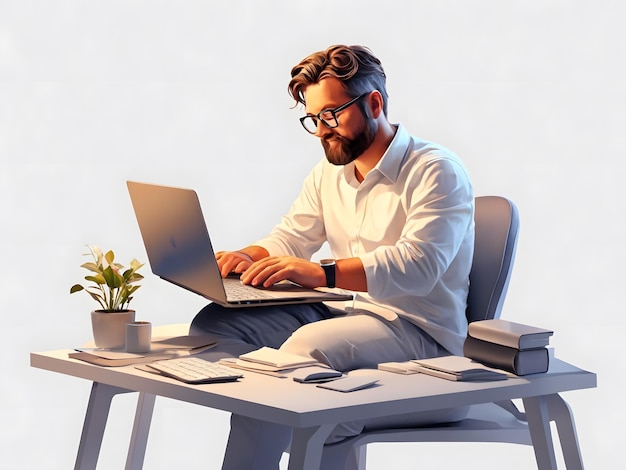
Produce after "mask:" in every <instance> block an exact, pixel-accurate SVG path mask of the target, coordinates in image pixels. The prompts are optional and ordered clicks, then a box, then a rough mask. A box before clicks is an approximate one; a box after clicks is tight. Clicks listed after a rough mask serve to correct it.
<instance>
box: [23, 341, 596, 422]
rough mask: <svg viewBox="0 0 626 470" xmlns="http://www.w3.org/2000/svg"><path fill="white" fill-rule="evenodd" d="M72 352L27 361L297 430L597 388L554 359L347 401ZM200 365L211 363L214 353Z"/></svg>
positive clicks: (398, 383) (404, 380)
mask: <svg viewBox="0 0 626 470" xmlns="http://www.w3.org/2000/svg"><path fill="white" fill-rule="evenodd" d="M69 352H71V351H70V350H58V351H48V352H39V353H31V356H30V358H31V366H33V367H37V368H40V369H45V370H49V371H53V372H59V373H63V374H66V375H70V376H74V377H79V378H83V379H87V380H91V381H94V382H100V383H104V384H108V385H113V386H116V387H121V388H124V389H128V390H130V391H140V392H146V393H150V394H154V395H158V396H163V397H168V398H173V399H176V400H182V401H186V402H190V403H196V404H199V405H203V406H209V407H211V408H216V409H220V410H224V411H229V412H234V413H237V414H241V415H244V416H250V417H254V418H258V419H264V420H269V421H272V422H275V423H280V424H286V425H289V426H292V427H298V428H302V427H310V426H319V425H323V424H329V423H337V422H343V421H350V420H354V419H356V418H358V419H366V418H375V417H380V416H389V415H393V414H402V413H406V412H407V411H422V410H434V409H441V408H449V407H453V406H462V405H470V404H478V403H488V402H493V401H500V400H507V399H511V398H525V397H532V396H540V395H548V394H554V393H560V392H563V391H567V390H578V389H584V388H593V387H595V386H596V375H595V374H594V373H591V372H587V371H584V370H581V369H578V368H577V367H574V366H572V365H570V364H567V363H565V362H563V361H560V360H558V359H555V360H553V361H552V362H551V364H550V370H549V371H548V372H547V373H545V374H537V375H532V376H525V377H517V378H511V379H507V380H503V381H495V382H452V381H448V380H444V379H440V378H436V377H431V376H428V375H424V374H415V375H400V374H393V373H390V372H384V371H378V370H358V371H353V372H351V373H350V375H375V376H376V377H377V378H378V379H379V382H378V384H377V385H375V386H373V387H370V388H367V389H363V390H359V391H356V392H351V393H340V392H335V391H332V390H326V389H321V388H318V387H316V386H315V385H312V384H300V383H297V382H294V381H293V380H291V379H285V378H276V377H271V376H267V375H262V374H257V373H254V372H245V371H244V374H245V376H244V378H243V379H241V380H240V381H239V382H231V383H214V384H204V385H188V384H184V383H182V382H179V381H177V380H175V379H170V378H167V377H162V376H159V375H155V374H151V373H149V372H145V371H142V370H139V369H136V368H135V367H133V366H126V367H115V368H106V367H100V366H96V365H93V364H89V363H86V362H82V361H78V360H75V359H70V358H69V357H68V353H69ZM202 357H204V358H206V359H208V360H215V357H214V356H212V353H211V351H208V352H207V353H204V354H203V355H202Z"/></svg>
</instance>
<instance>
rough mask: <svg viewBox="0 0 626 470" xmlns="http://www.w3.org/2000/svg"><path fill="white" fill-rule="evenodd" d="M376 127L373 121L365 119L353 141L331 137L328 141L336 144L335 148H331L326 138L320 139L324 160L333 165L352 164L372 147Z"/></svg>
mask: <svg viewBox="0 0 626 470" xmlns="http://www.w3.org/2000/svg"><path fill="white" fill-rule="evenodd" d="M377 127H378V126H377V125H376V121H375V120H374V119H366V120H365V123H364V124H363V127H362V128H361V129H359V131H358V132H357V135H356V137H354V138H353V139H348V138H347V137H342V136H340V135H333V136H331V137H330V140H334V141H335V142H336V145H335V146H331V144H330V142H329V140H327V139H326V138H324V139H322V147H324V152H325V153H326V159H327V160H328V161H329V162H330V163H332V164H333V165H347V164H348V163H350V162H353V161H354V160H356V159H357V158H359V157H360V156H361V155H362V154H363V152H365V151H366V150H367V149H368V148H369V146H370V145H372V142H373V141H374V137H375V136H376V131H377Z"/></svg>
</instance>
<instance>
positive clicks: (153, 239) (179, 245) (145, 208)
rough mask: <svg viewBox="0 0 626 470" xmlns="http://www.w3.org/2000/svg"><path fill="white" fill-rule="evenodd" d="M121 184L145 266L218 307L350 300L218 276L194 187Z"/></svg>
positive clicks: (290, 286) (292, 286) (288, 285)
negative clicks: (142, 248) (125, 188)
mask: <svg viewBox="0 0 626 470" xmlns="http://www.w3.org/2000/svg"><path fill="white" fill-rule="evenodd" d="M126 184H127V186H128V191H129V193H130V198H131V201H132V205H133V209H134V211H135V216H136V217H137V223H138V224H139V230H140V232H141V236H142V238H143V242H144V245H145V247H146V252H147V254H148V260H149V262H150V268H151V269H152V272H153V273H154V274H155V275H157V276H159V277H160V278H162V279H164V280H166V281H168V282H171V283H173V284H175V285H177V286H180V287H182V288H184V289H187V290H189V291H191V292H194V293H196V294H199V295H201V296H203V297H205V298H207V299H209V300H211V301H213V302H215V303H218V304H220V305H223V306H224V307H258V306H264V305H284V304H296V303H312V302H322V301H327V300H328V301H331V300H332V301H335V300H351V299H352V295H346V294H339V293H334V292H325V291H322V290H317V289H307V288H304V287H302V286H299V285H297V284H293V283H291V282H286V281H285V282H282V283H278V284H275V285H274V286H272V287H270V288H267V289H266V288H256V287H252V286H249V285H244V284H242V283H241V281H240V280H239V279H238V278H230V277H228V278H222V276H221V274H220V271H219V267H218V265H217V261H216V259H215V253H214V251H213V246H212V244H211V239H210V237H209V232H208V230H207V227H206V223H205V220H204V216H203V214H202V209H201V207H200V201H199V199H198V195H197V194H196V192H195V191H194V190H192V189H184V188H174V187H169V186H159V185H154V184H147V183H139V182H135V181H127V183H126ZM227 292H228V294H227Z"/></svg>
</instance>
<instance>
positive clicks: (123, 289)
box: [70, 246, 143, 349]
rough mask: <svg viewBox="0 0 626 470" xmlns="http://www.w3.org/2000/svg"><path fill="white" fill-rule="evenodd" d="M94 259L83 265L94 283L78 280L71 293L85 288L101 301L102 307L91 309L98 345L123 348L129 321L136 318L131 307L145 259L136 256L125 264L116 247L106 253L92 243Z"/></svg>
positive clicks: (90, 250) (90, 248)
mask: <svg viewBox="0 0 626 470" xmlns="http://www.w3.org/2000/svg"><path fill="white" fill-rule="evenodd" d="M88 248H89V253H86V254H85V256H91V257H92V258H93V261H89V262H87V263H84V264H82V265H81V267H82V268H85V269H87V270H88V271H89V274H88V275H87V276H85V280H86V281H89V282H91V283H92V285H90V286H87V287H83V286H82V285H81V284H74V285H73V286H72V287H71V288H70V294H73V293H74V292H80V291H83V290H84V291H85V292H87V293H88V294H89V295H90V296H91V298H93V299H94V300H95V301H96V302H98V304H99V306H100V308H99V309H97V310H94V311H92V312H91V325H92V329H93V336H94V341H95V343H96V346H97V347H99V348H111V349H116V348H123V347H124V344H125V334H126V324H127V323H133V322H134V321H135V311H134V310H131V309H129V308H128V306H129V304H130V301H131V300H132V299H133V294H134V293H135V292H136V291H137V289H139V288H140V287H141V286H140V285H138V284H136V283H137V282H138V281H140V280H142V279H143V276H142V275H141V274H139V273H138V272H137V271H138V270H139V269H140V268H141V267H142V266H143V264H142V263H140V262H139V261H137V260H136V259H133V260H132V261H131V262H130V266H129V267H128V268H125V267H124V266H122V265H121V264H119V263H116V262H115V253H113V251H112V250H109V251H107V252H106V253H103V252H102V250H100V248H98V247H97V246H88Z"/></svg>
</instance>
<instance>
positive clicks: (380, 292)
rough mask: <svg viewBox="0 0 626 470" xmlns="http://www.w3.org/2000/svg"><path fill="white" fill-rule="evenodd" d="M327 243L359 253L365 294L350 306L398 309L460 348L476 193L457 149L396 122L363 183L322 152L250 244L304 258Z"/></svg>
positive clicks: (390, 315)
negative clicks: (277, 216)
mask: <svg viewBox="0 0 626 470" xmlns="http://www.w3.org/2000/svg"><path fill="white" fill-rule="evenodd" d="M326 241H327V242H328V245H329V247H330V250H331V252H332V254H333V257H334V258H336V259H343V258H352V257H359V258H360V259H361V261H362V262H363V266H364V268H365V274H366V277H367V286H368V292H357V293H355V297H354V301H350V302H347V303H346V305H345V309H346V310H348V311H354V310H356V311H368V312H371V313H374V314H377V315H380V316H383V317H384V318H386V319H388V320H393V319H395V318H396V316H400V317H402V318H404V319H406V320H408V321H410V322H411V323H413V324H415V325H417V326H418V327H420V328H421V329H423V330H424V331H426V332H427V333H428V334H429V335H430V336H431V337H433V338H434V339H435V340H436V341H437V342H438V343H439V344H441V345H442V346H443V347H444V348H446V349H447V350H448V351H450V352H451V353H453V354H462V347H463V341H464V339H465V336H466V334H467V320H466V318H465V307H466V300H467V293H468V279H469V272H470V267H471V263H472V255H473V249H474V196H473V191H472V186H471V183H470V180H469V176H468V174H467V171H466V169H465V167H464V165H463V163H462V162H461V160H460V159H459V158H458V157H457V156H456V155H455V154H454V153H452V152H450V151H449V150H447V149H445V148H443V147H441V146H439V145H437V144H434V143H432V142H426V141H422V140H419V139H417V138H415V137H412V136H410V135H409V134H408V133H407V132H406V130H405V129H404V128H403V126H401V125H399V126H398V130H397V132H396V135H395V137H394V139H393V141H392V142H391V144H390V145H389V148H388V149H387V151H386V152H385V154H384V155H383V157H382V158H381V160H380V161H379V162H378V164H377V165H376V167H375V168H374V169H372V170H371V171H370V172H369V173H368V174H367V175H366V177H365V179H364V180H363V182H361V183H359V181H358V180H357V178H356V176H355V169H354V163H350V164H348V165H345V166H335V165H332V164H330V163H329V162H328V161H327V160H326V159H323V160H322V161H320V162H319V163H318V164H317V165H316V166H315V167H314V168H313V170H312V171H311V173H310V174H309V175H308V176H307V178H306V179H305V181H304V184H303V188H302V191H301V193H300V195H299V197H298V198H297V199H296V201H295V202H294V203H293V205H292V206H291V208H290V210H289V212H288V213H287V214H286V215H285V216H284V217H283V219H282V221H281V223H280V224H278V225H277V226H276V227H274V229H273V230H272V232H271V234H270V235H269V236H268V237H266V238H264V239H262V240H259V241H258V242H256V243H255V244H256V245H260V246H262V247H264V248H265V249H266V250H267V251H268V252H269V253H270V255H272V256H280V255H291V256H297V257H300V258H305V259H310V258H311V256H312V255H314V254H315V253H316V252H317V251H318V250H319V249H320V247H321V246H322V244H323V243H324V242H326Z"/></svg>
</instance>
